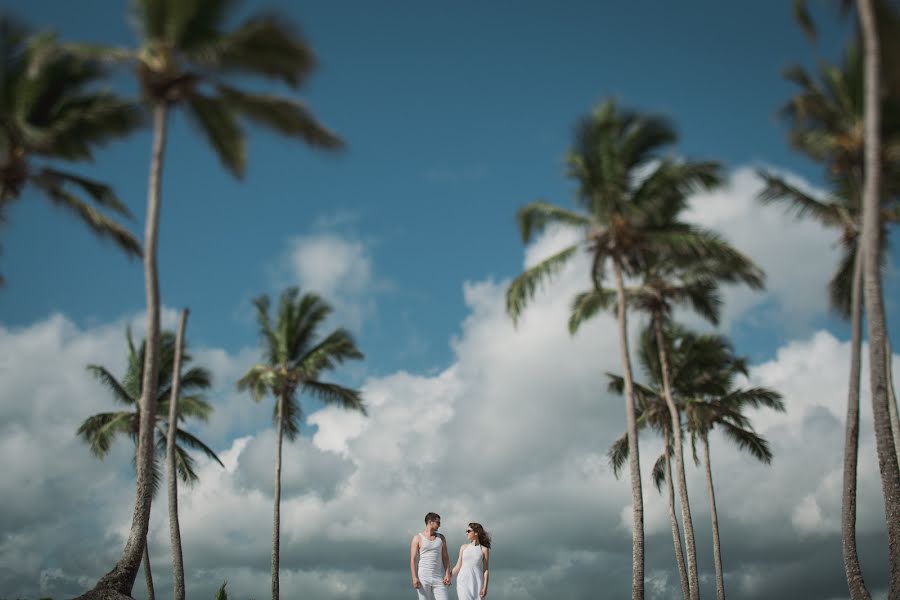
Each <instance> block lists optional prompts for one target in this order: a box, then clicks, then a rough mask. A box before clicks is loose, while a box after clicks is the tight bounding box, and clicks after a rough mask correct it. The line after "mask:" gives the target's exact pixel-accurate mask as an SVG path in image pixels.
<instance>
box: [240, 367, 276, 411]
mask: <svg viewBox="0 0 900 600" xmlns="http://www.w3.org/2000/svg"><path fill="white" fill-rule="evenodd" d="M277 381H278V377H277V374H276V373H275V372H274V370H273V369H272V367H270V366H269V365H264V364H256V365H253V366H252V367H250V369H248V370H247V372H246V373H245V374H244V376H243V377H241V378H240V379H238V380H237V384H236V385H237V389H238V391H239V392H245V391H248V390H249V391H250V393H252V394H253V399H254V400H256V401H257V402H259V401H260V400H262V399H263V397H264V396H265V395H266V392H267V391H270V390H271V391H272V392H273V393H274V389H275V386H276V383H277Z"/></svg>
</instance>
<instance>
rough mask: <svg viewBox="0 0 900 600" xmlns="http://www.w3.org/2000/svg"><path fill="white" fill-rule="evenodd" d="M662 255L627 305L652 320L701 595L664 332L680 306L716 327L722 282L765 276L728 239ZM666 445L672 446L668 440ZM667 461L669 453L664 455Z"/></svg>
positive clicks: (693, 575) (756, 283)
mask: <svg viewBox="0 0 900 600" xmlns="http://www.w3.org/2000/svg"><path fill="white" fill-rule="evenodd" d="M679 263H680V261H678V260H673V258H672V257H669V256H666V255H662V256H654V257H652V259H651V260H649V261H648V262H647V264H646V266H645V270H644V272H643V274H642V281H641V283H640V285H639V286H638V287H637V288H636V289H634V290H632V291H630V293H627V294H626V297H627V298H628V301H629V304H630V305H631V306H632V307H633V308H634V309H636V310H638V311H640V312H644V313H647V314H648V315H649V316H650V323H651V328H652V330H653V334H654V337H655V342H656V348H657V352H658V358H659V363H658V366H659V369H660V379H659V380H660V382H661V384H662V391H663V398H664V400H665V404H666V407H667V409H668V412H669V417H670V422H671V423H670V427H669V428H668V431H667V432H666V433H667V434H669V433H670V434H671V435H672V449H673V451H674V455H675V474H676V481H677V483H678V497H679V502H680V504H681V515H682V521H683V523H684V534H685V544H686V546H687V562H688V569H689V572H690V584H691V589H692V591H693V590H696V592H695V594H694V597H696V596H699V587H698V586H699V577H698V573H697V550H696V547H695V540H694V526H693V519H692V518H691V510H690V500H689V496H688V489H687V479H686V477H685V469H684V446H683V443H682V431H681V415H680V414H679V409H678V406H677V405H676V403H675V398H674V396H673V394H672V377H671V372H670V371H671V368H670V364H669V362H670V361H669V356H668V346H667V345H666V344H665V343H664V334H663V329H664V327H665V326H666V325H667V323H668V322H669V319H670V317H671V314H672V310H673V309H674V308H675V307H676V306H678V305H689V306H690V307H691V308H693V309H694V311H695V312H696V313H698V314H699V315H700V316H702V317H704V318H705V319H706V320H708V321H709V322H710V323H712V324H713V325H717V324H718V322H719V309H720V306H721V298H720V296H719V293H718V286H719V284H720V283H733V282H738V281H740V282H743V283H746V284H747V285H749V286H751V287H753V288H756V289H759V288H762V287H763V278H764V276H763V273H762V271H761V270H760V269H759V267H757V266H756V265H755V264H753V262H752V261H751V260H750V259H749V258H747V257H745V256H744V255H742V254H741V253H739V252H737V251H736V250H734V249H733V248H731V247H730V246H729V245H728V244H726V243H725V242H724V241H720V242H719V251H718V252H717V253H716V254H714V255H710V256H708V257H705V258H703V259H696V258H695V259H692V260H691V261H690V262H689V263H686V264H679ZM666 445H667V447H668V445H669V444H668V442H667V444H666ZM666 460H667V461H668V455H666Z"/></svg>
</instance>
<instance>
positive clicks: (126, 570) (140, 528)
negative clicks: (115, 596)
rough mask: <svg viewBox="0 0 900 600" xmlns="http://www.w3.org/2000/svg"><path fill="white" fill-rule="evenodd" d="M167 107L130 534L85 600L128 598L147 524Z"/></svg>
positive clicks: (147, 239) (151, 239)
mask: <svg viewBox="0 0 900 600" xmlns="http://www.w3.org/2000/svg"><path fill="white" fill-rule="evenodd" d="M168 112H169V111H168V105H167V104H166V103H164V102H159V103H157V104H155V105H154V107H153V152H152V155H151V157H150V178H149V184H148V186H147V188H148V189H147V217H146V223H145V225H144V285H145V288H146V295H147V334H146V346H145V350H144V373H143V379H142V387H141V400H140V425H139V430H138V448H137V457H138V460H137V485H136V486H135V487H136V494H135V502H134V513H133V514H132V517H131V531H130V533H129V534H128V541H127V542H126V543H125V549H124V550H123V551H122V558H120V559H119V562H117V563H116V566H115V567H113V569H112V571H110V572H109V573H107V574H106V575H104V576H103V577H101V578H100V581H98V582H97V585H96V586H95V587H94V590H92V591H91V592H88V593H87V594H84V595H83V596H81V598H82V599H84V600H88V599H91V598H98V597H104V596H107V595H106V594H105V593H104V591H108V590H112V591H114V592H118V593H119V594H122V595H125V596H128V595H130V594H131V588H132V587H134V580H135V578H136V577H137V572H138V567H139V565H140V564H141V558H142V556H143V554H144V545H145V544H146V541H147V529H148V528H149V526H150V502H151V500H152V497H153V487H152V482H151V478H150V472H151V469H152V468H153V464H152V463H153V430H154V427H155V424H156V379H157V377H158V375H159V360H158V358H159V356H158V355H159V275H158V274H157V269H156V241H157V237H158V234H159V209H160V184H161V182H162V167H163V154H164V152H165V147H166V122H167V120H168Z"/></svg>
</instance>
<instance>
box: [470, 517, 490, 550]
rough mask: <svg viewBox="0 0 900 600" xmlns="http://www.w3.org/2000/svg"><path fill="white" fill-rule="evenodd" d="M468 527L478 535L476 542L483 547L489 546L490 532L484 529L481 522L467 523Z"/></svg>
mask: <svg viewBox="0 0 900 600" xmlns="http://www.w3.org/2000/svg"><path fill="white" fill-rule="evenodd" d="M469 529H471V530H472V531H474V532H475V535H477V536H478V543H479V544H481V545H482V546H484V547H485V548H490V547H491V534H489V533H488V532H487V531H485V530H484V527H482V526H481V523H469Z"/></svg>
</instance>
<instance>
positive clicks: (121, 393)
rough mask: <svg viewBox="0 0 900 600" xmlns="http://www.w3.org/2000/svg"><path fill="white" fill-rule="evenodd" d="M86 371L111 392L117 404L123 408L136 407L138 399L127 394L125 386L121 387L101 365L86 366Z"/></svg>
mask: <svg viewBox="0 0 900 600" xmlns="http://www.w3.org/2000/svg"><path fill="white" fill-rule="evenodd" d="M87 371H88V373H90V374H91V375H93V376H94V379H96V380H97V381H99V382H100V383H101V384H102V385H103V387H105V388H106V389H108V390H109V391H110V392H112V395H113V398H115V399H116V401H117V402H120V403H122V404H124V405H125V406H136V405H137V404H138V401H139V399H138V398H136V397H134V396H132V395H131V394H129V393H128V391H127V390H126V389H125V386H124V385H122V384H121V383H120V382H119V380H118V379H116V378H115V376H114V375H113V374H112V373H110V372H109V371H108V370H107V369H106V367H103V366H101V365H88V366H87Z"/></svg>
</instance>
